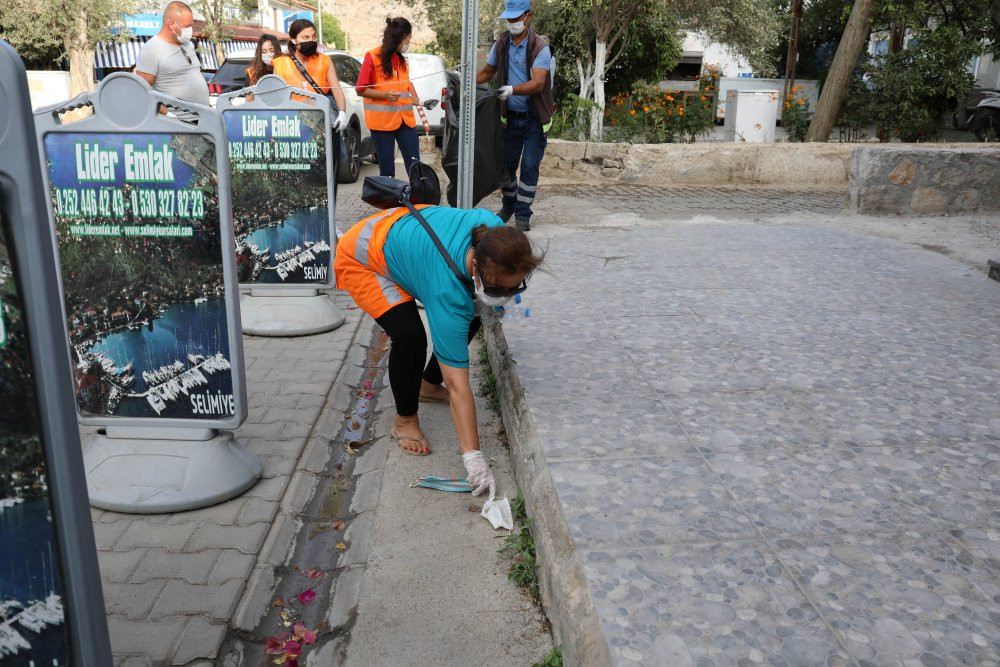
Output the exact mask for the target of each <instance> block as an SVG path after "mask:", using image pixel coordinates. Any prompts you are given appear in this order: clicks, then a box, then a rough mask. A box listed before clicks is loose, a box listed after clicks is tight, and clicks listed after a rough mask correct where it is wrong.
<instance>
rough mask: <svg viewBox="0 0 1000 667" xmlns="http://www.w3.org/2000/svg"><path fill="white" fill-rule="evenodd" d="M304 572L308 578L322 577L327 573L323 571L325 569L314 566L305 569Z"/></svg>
mask: <svg viewBox="0 0 1000 667" xmlns="http://www.w3.org/2000/svg"><path fill="white" fill-rule="evenodd" d="M302 574H303V576H305V577H306V579H320V578H322V577H323V576H324V575H325V574H326V573H325V572H323V570H316V569H314V568H309V569H308V570H303V572H302Z"/></svg>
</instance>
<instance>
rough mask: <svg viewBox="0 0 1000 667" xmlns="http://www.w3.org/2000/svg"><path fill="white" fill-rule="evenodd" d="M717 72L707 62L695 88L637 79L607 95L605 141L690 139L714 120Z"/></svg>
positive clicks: (696, 136) (710, 126)
mask: <svg viewBox="0 0 1000 667" xmlns="http://www.w3.org/2000/svg"><path fill="white" fill-rule="evenodd" d="M718 81H719V72H718V70H717V69H716V68H714V67H712V66H707V67H706V68H705V69H704V70H703V71H702V75H701V78H700V79H699V85H698V90H697V91H674V90H666V91H663V90H660V89H659V88H658V87H657V86H655V85H649V84H645V83H639V84H636V85H634V86H633V87H632V89H631V90H630V91H628V92H626V93H622V94H619V95H615V96H613V97H612V98H611V101H610V104H609V105H608V109H607V112H606V113H607V118H606V121H605V133H606V135H607V136H606V138H607V139H608V140H609V141H616V140H617V141H641V142H644V143H650V144H660V143H681V142H687V143H694V142H695V141H696V140H697V138H698V136H700V135H703V134H706V133H707V132H708V131H709V130H710V129H711V128H712V125H713V124H714V123H715V109H716V95H717V91H718Z"/></svg>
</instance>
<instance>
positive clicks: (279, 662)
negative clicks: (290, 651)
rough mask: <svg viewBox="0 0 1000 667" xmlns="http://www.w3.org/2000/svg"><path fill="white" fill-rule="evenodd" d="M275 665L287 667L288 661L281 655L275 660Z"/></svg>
mask: <svg viewBox="0 0 1000 667" xmlns="http://www.w3.org/2000/svg"><path fill="white" fill-rule="evenodd" d="M274 664H276V665H287V664H288V661H287V660H285V656H284V655H283V654H282V655H279V656H278V657H277V658H275V659H274Z"/></svg>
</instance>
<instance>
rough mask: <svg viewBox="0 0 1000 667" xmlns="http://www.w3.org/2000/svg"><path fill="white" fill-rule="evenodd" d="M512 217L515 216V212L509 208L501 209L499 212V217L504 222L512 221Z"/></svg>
mask: <svg viewBox="0 0 1000 667" xmlns="http://www.w3.org/2000/svg"><path fill="white" fill-rule="evenodd" d="M512 215H514V211H512V210H511V209H509V208H501V209H500V210H499V211H497V217H498V218H500V219H501V220H503V221H504V222H507V221H508V220H510V216H512Z"/></svg>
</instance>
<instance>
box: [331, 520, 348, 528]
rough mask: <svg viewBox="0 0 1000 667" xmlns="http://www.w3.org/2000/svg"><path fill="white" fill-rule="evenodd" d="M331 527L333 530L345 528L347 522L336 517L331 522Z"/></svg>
mask: <svg viewBox="0 0 1000 667" xmlns="http://www.w3.org/2000/svg"><path fill="white" fill-rule="evenodd" d="M332 528H333V529H334V530H345V529H346V528H347V524H346V523H345V522H344V521H341V520H340V519H337V520H336V521H334V522H333V526H332Z"/></svg>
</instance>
